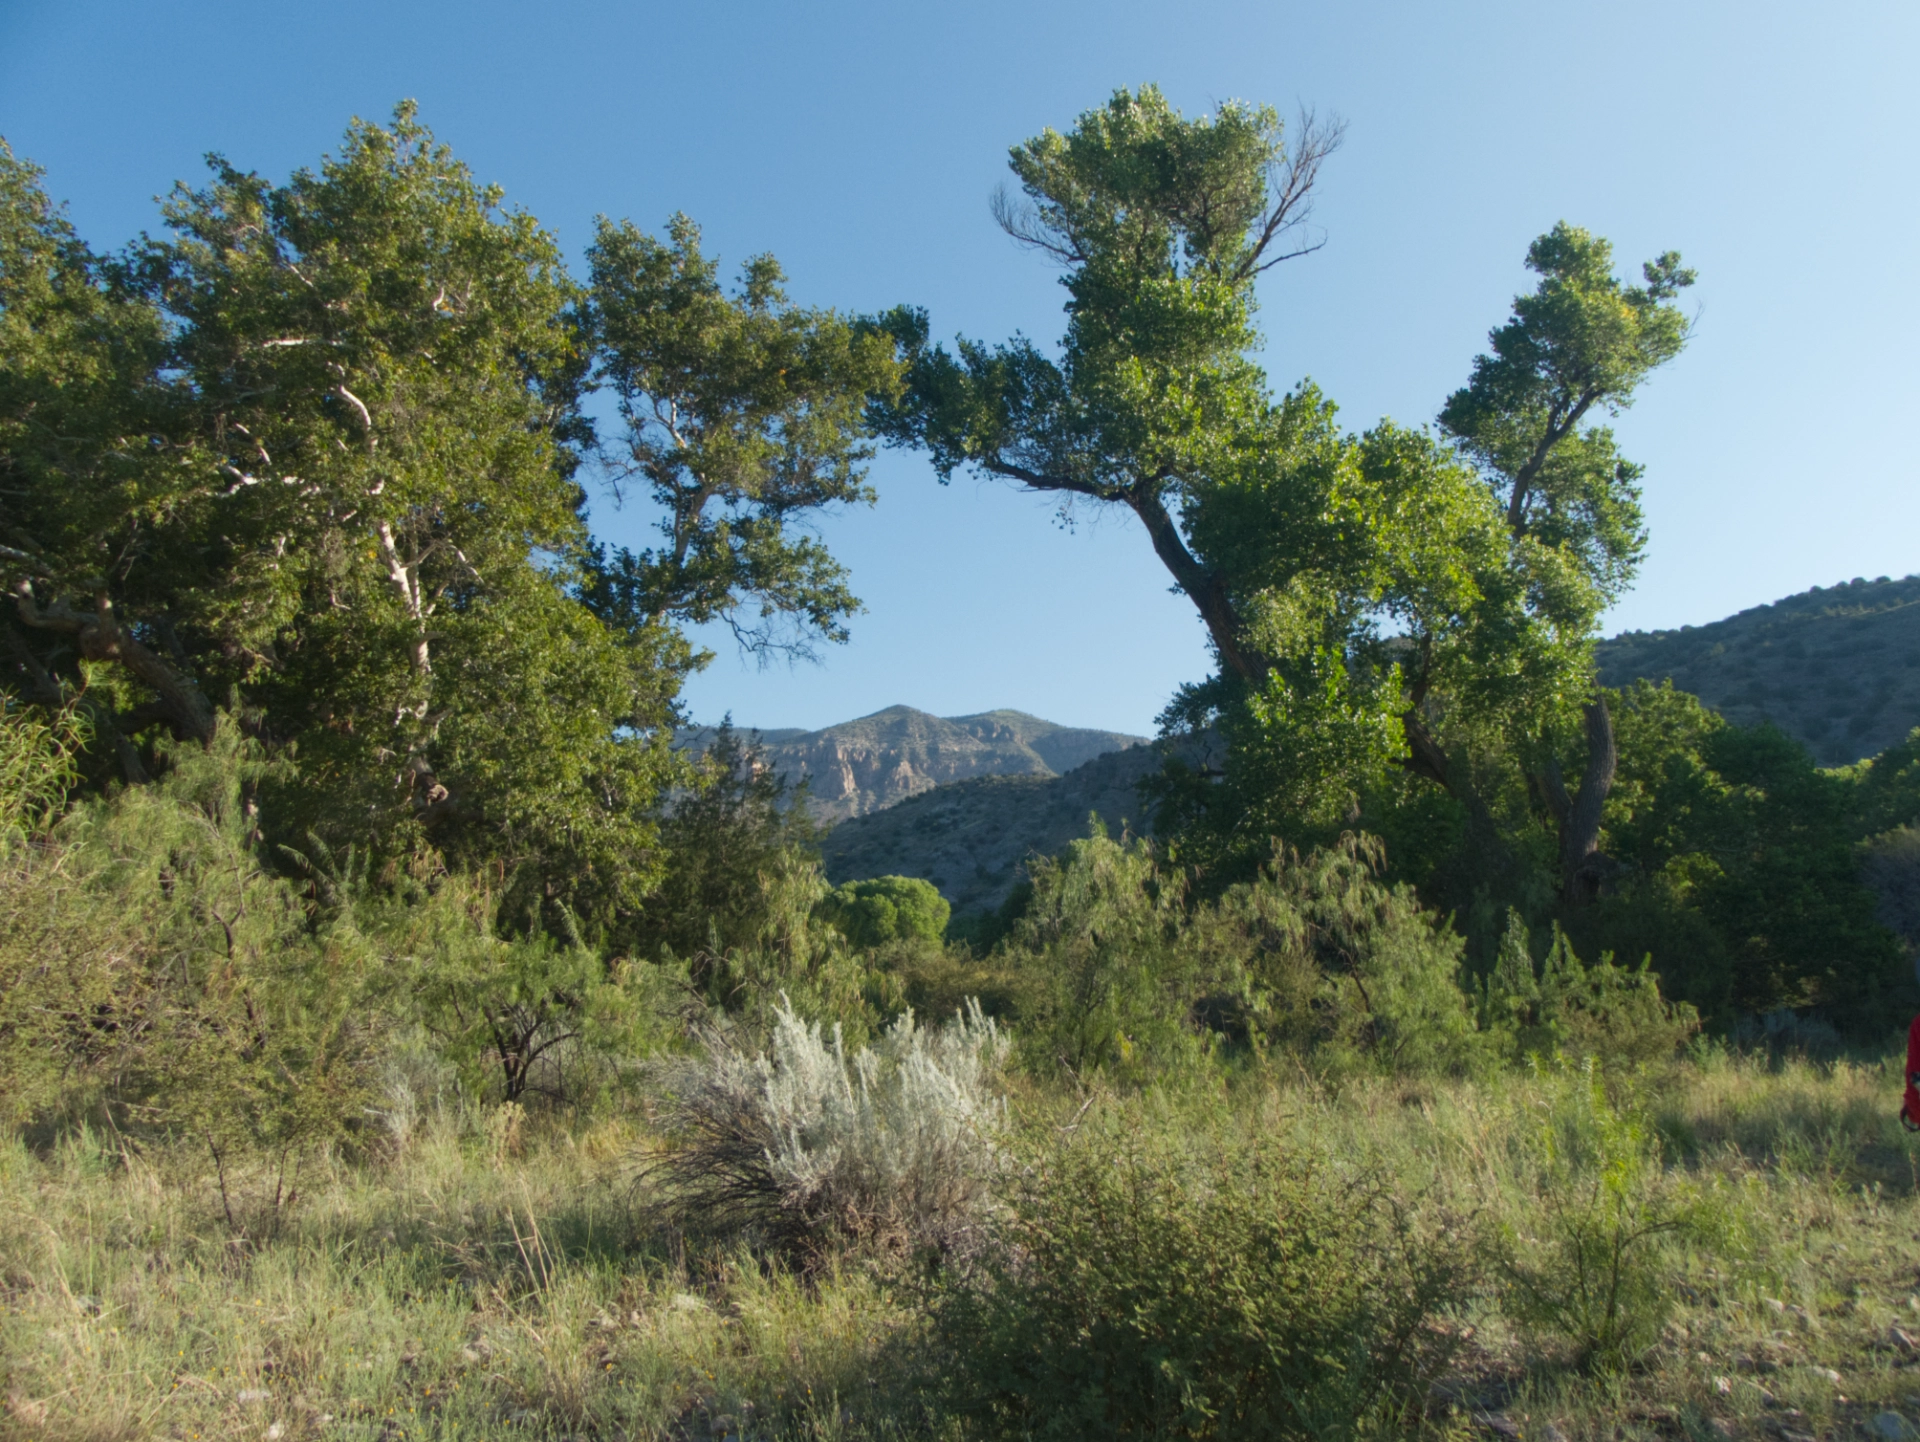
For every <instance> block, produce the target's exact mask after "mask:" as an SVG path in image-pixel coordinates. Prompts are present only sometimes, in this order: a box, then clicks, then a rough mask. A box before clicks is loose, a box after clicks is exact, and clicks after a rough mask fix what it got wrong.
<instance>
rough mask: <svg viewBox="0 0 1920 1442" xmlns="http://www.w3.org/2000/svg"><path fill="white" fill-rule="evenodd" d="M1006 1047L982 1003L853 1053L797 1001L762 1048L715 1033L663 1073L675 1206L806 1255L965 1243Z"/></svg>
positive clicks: (990, 1150)
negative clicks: (937, 1024)
mask: <svg viewBox="0 0 1920 1442" xmlns="http://www.w3.org/2000/svg"><path fill="white" fill-rule="evenodd" d="M1005 1056H1006V1041H1005V1039H1004V1037H1003V1036H1002V1035H1001V1033H1000V1031H999V1029H998V1027H997V1026H996V1025H995V1024H994V1023H993V1021H991V1020H990V1019H988V1018H986V1017H984V1016H982V1015H981V1013H980V1010H979V1008H978V1007H977V1006H976V1007H974V1008H972V1009H971V1010H970V1011H968V1012H964V1013H962V1014H960V1015H958V1016H956V1017H955V1018H954V1020H953V1021H951V1022H949V1023H948V1024H947V1025H946V1026H944V1027H941V1028H938V1029H928V1028H924V1027H921V1026H920V1025H919V1024H918V1023H917V1022H916V1021H915V1019H914V1017H913V1015H912V1013H911V1012H909V1013H907V1014H906V1015H904V1016H902V1017H901V1018H900V1019H899V1020H897V1021H895V1022H894V1023H893V1025H892V1026H890V1027H888V1028H887V1029H886V1031H884V1032H883V1033H882V1034H881V1035H880V1036H879V1038H878V1039H877V1040H876V1041H875V1043H874V1044H873V1045H871V1046H866V1047H860V1048H858V1049H855V1050H853V1051H851V1052H849V1050H848V1048H847V1047H846V1045H845V1043H844V1041H843V1039H842V1036H841V1032H840V1029H839V1028H838V1027H835V1028H834V1030H833V1032H832V1034H831V1040H829V1039H828V1037H827V1036H825V1035H823V1034H822V1032H821V1029H820V1027H819V1025H818V1024H817V1023H811V1022H807V1021H804V1020H802V1019H801V1018H800V1017H799V1016H797V1015H796V1014H795V1013H794V1011H793V1010H792V1009H791V1007H789V1006H786V1005H782V1006H781V1007H780V1008H779V1009H778V1011H777V1013H776V1019H775V1025H774V1028H773V1034H772V1037H771V1039H770V1044H769V1048H768V1050H767V1051H766V1052H765V1053H750V1052H748V1051H746V1050H744V1049H742V1048H741V1047H740V1046H739V1045H738V1044H737V1043H736V1042H734V1041H732V1040H729V1039H728V1038H726V1037H723V1036H719V1035H715V1036H711V1037H710V1038H709V1039H708V1042H707V1046H706V1049H705V1052H704V1054H703V1055H701V1056H698V1057H694V1058H689V1059H687V1060H685V1061H683V1062H681V1063H679V1064H677V1065H674V1066H672V1067H670V1068H669V1069H668V1070H667V1071H666V1072H665V1074H664V1076H663V1083H664V1086H665V1089H666V1092H667V1095H668V1101H667V1105H666V1107H665V1114H664V1117H663V1121H664V1123H665V1127H666V1132H667V1135H668V1137H669V1139H670V1142H669V1147H668V1149H667V1150H666V1151H665V1152H664V1153H663V1155H662V1156H661V1157H660V1159H659V1162H658V1165H657V1168H656V1174H657V1176H658V1179H659V1181H660V1183H661V1185H662V1187H663V1189H664V1193H665V1197H666V1211H667V1213H668V1215H669V1216H670V1217H671V1218H672V1219H673V1220H674V1221H675V1222H676V1223H677V1224H678V1225H680V1226H681V1227H683V1228H686V1229H689V1230H700V1231H708V1232H711V1231H742V1232H747V1233H749V1234H752V1235H755V1236H757V1237H759V1238H761V1239H762V1240H764V1241H766V1242H768V1243H771V1244H773V1245H775V1246H777V1247H781V1248H783V1249H786V1250H788V1251H791V1252H795V1253H798V1254H801V1255H803V1256H804V1255H807V1254H811V1253H817V1252H819V1251H820V1249H822V1248H823V1247H824V1246H826V1245H827V1244H828V1243H829V1242H832V1241H834V1240H837V1239H841V1238H856V1239H860V1240H864V1241H868V1242H874V1243H878V1244H880V1245H883V1246H886V1245H893V1246H900V1245H931V1246H934V1247H937V1248H939V1249H941V1250H943V1251H951V1250H954V1249H956V1248H962V1247H964V1245H965V1243H966V1240H967V1237H968V1234H969V1233H970V1231H971V1229H972V1228H973V1225H974V1222H975V1220H976V1214H977V1211H978V1208H979V1206H980V1204H981V1203H982V1201H983V1199H984V1197H985V1194H986V1188H987V1185H988V1182H989V1181H990V1178H991V1174H992V1170H993V1166H994V1161H995V1157H996V1154H997V1149H998V1143H997V1134H998V1131H999V1126H1000V1115H1001V1104H1000V1102H999V1101H998V1100H997V1098H996V1096H995V1094H994V1092H993V1090H992V1088H993V1084H994V1079H995V1072H996V1071H997V1069H998V1067H999V1066H1000V1064H1001V1063H1002V1061H1003V1060H1004V1059H1005Z"/></svg>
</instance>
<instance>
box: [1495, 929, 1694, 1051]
mask: <svg viewBox="0 0 1920 1442" xmlns="http://www.w3.org/2000/svg"><path fill="white" fill-rule="evenodd" d="M1651 965H1652V958H1651V957H1646V958H1642V960H1641V962H1640V965H1639V966H1638V967H1636V968H1633V969H1632V970H1629V969H1627V968H1626V967H1622V966H1616V965H1614V961H1613V954H1612V953H1611V952H1602V953H1601V954H1600V959H1599V961H1597V962H1595V963H1594V964H1593V965H1591V966H1585V965H1582V964H1581V961H1580V958H1579V957H1578V956H1577V955H1575V954H1574V950H1573V943H1572V942H1570V941H1569V940H1568V939H1567V936H1566V933H1565V932H1563V931H1561V929H1560V928H1559V927H1558V926H1557V925H1556V926H1555V927H1554V928H1553V931H1552V940H1551V942H1550V943H1549V945H1548V947H1547V951H1546V955H1545V956H1544V957H1542V958H1541V960H1540V962H1539V963H1538V965H1536V964H1535V962H1534V959H1533V956H1532V951H1531V945H1530V942H1529V939H1528V936H1527V928H1526V924H1525V922H1523V921H1522V920H1521V919H1520V915H1519V913H1518V912H1513V911H1509V912H1508V913H1507V931H1506V935H1505V936H1503V937H1502V938H1501V941H1500V947H1499V951H1498V952H1497V954H1496V958H1495V963H1494V967H1493V970H1492V971H1490V972H1489V973H1488V974H1487V975H1486V976H1485V977H1484V978H1482V980H1481V983H1480V995H1479V1011H1480V1026H1481V1030H1482V1031H1483V1032H1485V1033H1486V1034H1487V1036H1488V1038H1489V1040H1490V1041H1491V1042H1492V1044H1493V1045H1494V1046H1495V1047H1496V1048H1497V1049H1498V1050H1500V1051H1502V1052H1504V1053H1506V1054H1507V1055H1508V1056H1509V1057H1510V1058H1511V1059H1512V1060H1515V1061H1522V1060H1525V1059H1526V1058H1529V1057H1533V1058H1539V1057H1547V1058H1552V1057H1557V1056H1562V1055H1565V1056H1571V1057H1592V1058H1598V1059H1599V1060H1600V1061H1601V1062H1603V1063H1606V1064H1609V1065H1614V1064H1621V1065H1628V1066H1631V1065H1634V1064H1637V1063H1650V1062H1660V1061H1671V1060H1672V1059H1673V1056H1674V1054H1675V1053H1676V1052H1677V1051H1678V1050H1679V1049H1680V1047H1681V1045H1682V1044H1683V1043H1685V1041H1686V1040H1687V1038H1688V1037H1690V1036H1692V1035H1693V1034H1694V1032H1696V1031H1697V1030H1699V1026H1700V1019H1699V1016H1698V1014H1697V1013H1696V1012H1695V1011H1694V1009H1693V1008H1692V1007H1691V1006H1689V1005H1688V1004H1687V1003H1686V1002H1677V1003H1671V1004H1670V1003H1668V1002H1667V1001H1666V1000H1664V999H1663V998H1662V997H1661V995H1660V982H1659V978H1658V977H1656V976H1655V975H1654V974H1653V972H1652V970H1651V969H1650V968H1651Z"/></svg>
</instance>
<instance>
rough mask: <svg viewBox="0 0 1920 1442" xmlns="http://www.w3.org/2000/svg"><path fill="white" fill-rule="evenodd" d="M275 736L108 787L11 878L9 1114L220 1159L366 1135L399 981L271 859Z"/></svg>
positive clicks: (233, 737) (230, 1169)
mask: <svg viewBox="0 0 1920 1442" xmlns="http://www.w3.org/2000/svg"><path fill="white" fill-rule="evenodd" d="M263 770H264V768H263V766H262V764H261V763H260V762H259V760H258V758H257V750H256V748H253V747H251V746H250V745H249V744H247V743H244V742H242V741H241V740H240V739H239V737H238V736H237V734H236V733H233V732H231V731H229V732H226V733H223V739H222V740H221V741H219V742H218V743H217V744H216V746H215V748H214V749H213V751H211V752H210V753H204V754H203V753H200V752H199V751H198V749H197V748H183V749H182V750H181V751H180V752H179V753H177V754H176V756H175V758H174V766H173V768H172V769H171V771H170V773H169V774H168V776H167V777H166V778H165V779H164V780H163V781H161V782H159V783H157V784H156V785H154V786H153V787H148V788H133V789H129V790H127V791H124V792H122V793H121V794H120V795H118V796H116V797H114V798H112V799H111V800H94V801H89V802H86V803H84V804H82V805H81V806H79V807H78V808H76V809H75V810H74V811H73V812H72V813H71V814H70V815H68V816H67V817H65V818H64V819H63V820H62V821H61V822H60V823H59V825H58V826H57V827H55V828H54V830H53V831H52V832H51V834H50V835H49V836H48V837H47V838H46V840H45V841H44V842H43V843H42V844H40V845H36V846H33V847H26V848H19V849H16V850H15V851H14V852H13V853H12V854H11V855H10V856H9V857H8V858H7V863H6V866H5V869H4V872H0V990H4V993H5V995H6V996H7V997H8V1007H7V1013H6V1016H5V1017H4V1018H0V1077H3V1078H4V1080H5V1085H4V1087H0V1095H4V1097H5V1099H6V1102H5V1104H6V1108H7V1121H8V1122H9V1123H10V1124H12V1125H15V1126H18V1125H22V1124H28V1123H32V1122H36V1121H56V1122H57V1121H61V1120H76V1119H80V1118H84V1117H87V1116H89V1115H91V1116H95V1117H99V1118H102V1119H104V1120H106V1121H108V1122H110V1123H111V1124H112V1125H114V1126H116V1127H118V1128H120V1129H122V1130H124V1131H127V1132H130V1133H133V1134H135V1135H145V1136H159V1137H178V1138H183V1139H186V1140H189V1141H191V1142H193V1143H194V1144H196V1145H198V1146H201V1147H204V1148H205V1149H206V1150H207V1152H209V1153H210V1154H211V1155H212V1157H213V1158H214V1159H215V1161H216V1163H217V1164H218V1167H219V1174H220V1180H221V1186H222V1195H223V1200H224V1201H225V1202H226V1204H227V1207H228V1215H229V1219H230V1220H236V1218H235V1213H234V1208H235V1206H236V1205H237V1200H236V1198H235V1197H234V1195H233V1194H232V1193H231V1192H230V1191H229V1189H228V1183H229V1181H231V1180H232V1179H233V1177H234V1176H235V1175H236V1169H238V1170H239V1171H240V1172H244V1171H245V1170H246V1168H248V1167H249V1166H251V1165H252V1164H253V1163H255V1162H256V1161H260V1160H264V1161H266V1162H267V1163H268V1164H269V1165H270V1168H271V1170H272V1173H273V1178H274V1180H273V1183H272V1188H273V1199H274V1201H275V1202H276V1203H277V1202H279V1201H281V1200H284V1196H285V1188H286V1186H287V1185H289V1184H290V1174H291V1172H292V1171H293V1170H294V1169H297V1166H298V1163H299V1161H300V1159H301V1158H302V1157H304V1156H308V1155H311V1154H312V1153H313V1152H314V1151H315V1150H316V1149H317V1148H319V1147H322V1146H324V1145H326V1144H327V1143H329V1142H332V1141H334V1140H336V1139H338V1138H340V1137H342V1136H344V1135H347V1134H348V1133H349V1132H350V1131H351V1130H352V1129H353V1128H354V1126H355V1125H356V1123H357V1122H358V1121H359V1119H360V1116H361V1111H362V1107H363V1105H364V1104H365V1102H366V1100H367V1091H366V1088H367V1081H368V1077H367V1070H368V1066H369V1063H370V1059H371V1058H372V1056H373V1055H374V1054H375V1051H376V1048H377V1046H378V1044H379V1042H380V1039H381V1035H382V1032H383V1030H384V1028H385V1025H386V1019H387V1016H388V1013H387V1011H386V1009H385V1007H384V1006H383V1005H382V1002H381V998H382V995H383V993H384V991H385V989H386V987H387V986H388V985H389V984H390V983H389V981H388V979H386V978H385V977H383V975H382V973H381V969H380V968H379V967H378V966H377V965H376V964H375V956H374V953H373V952H372V950H371V949H370V948H369V947H367V946H365V945H364V944H362V942H361V940H360V939H359V938H358V937H356V936H354V935H352V934H350V933H338V932H332V933H326V934H316V933H315V932H313V931H312V930H311V929H310V928H309V926H308V920H307V914H306V910H305V908H304V906H303V904H302V902H301V899H300V897H299V896H298V894H297V892H296V890H295V888H294V887H293V886H291V885H290V884H289V883H288V882H286V881H285V880H283V879H281V878H279V877H277V876H275V875H273V874H272V872H271V871H269V870H267V869H266V868H265V867H263V866H262V865H261V862H260V858H259V855H258V847H257V832H256V830H255V819H254V806H253V803H252V801H251V795H252V793H253V792H254V790H255V788H256V787H257V786H258V784H259V782H260V780H261V779H262V774H263Z"/></svg>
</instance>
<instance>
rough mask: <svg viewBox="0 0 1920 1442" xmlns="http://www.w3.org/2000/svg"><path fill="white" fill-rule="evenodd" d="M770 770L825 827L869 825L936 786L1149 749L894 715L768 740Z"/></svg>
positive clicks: (1027, 726) (1014, 723) (1019, 720)
mask: <svg viewBox="0 0 1920 1442" xmlns="http://www.w3.org/2000/svg"><path fill="white" fill-rule="evenodd" d="M712 735H713V730H712V728H711V727H701V728H697V729H692V728H690V729H689V730H687V731H684V732H682V733H681V736H680V738H679V740H680V744H681V745H688V746H694V747H703V746H705V745H706V744H708V742H709V741H710V740H711V739H712ZM759 736H760V743H761V746H762V747H763V749H764V750H765V753H766V757H767V760H768V761H769V762H770V763H771V764H772V765H773V767H774V769H775V770H777V771H778V772H779V773H780V774H781V775H782V776H784V777H786V778H787V779H788V780H789V781H791V782H794V783H796V784H797V783H798V782H800V781H801V780H803V779H804V780H805V781H807V782H808V783H809V794H810V797H811V805H812V809H813V813H814V815H815V816H816V817H817V818H819V819H820V820H821V821H826V822H836V821H844V820H846V819H847V818H849V817H856V816H867V815H870V814H871V813H873V812H876V811H883V810H885V809H886V808H888V807H890V806H894V805H896V804H898V803H899V802H902V801H905V800H906V799H908V798H909V797H912V796H917V795H919V794H920V793H921V792H923V791H929V790H931V789H932V788H933V787H935V786H939V785H946V784H949V783H952V782H957V781H969V780H973V779H975V778H978V777H985V776H1026V777H1035V778H1038V779H1041V780H1044V779H1046V778H1048V777H1051V776H1057V775H1060V774H1061V773H1063V772H1067V771H1071V770H1073V769H1074V768H1075V767H1077V766H1080V765H1082V764H1084V763H1085V762H1088V761H1091V760H1092V759H1093V758H1094V757H1096V756H1101V755H1104V754H1106V753H1107V752H1111V751H1123V750H1125V749H1127V748H1128V747H1132V746H1138V745H1140V744H1141V743H1142V742H1143V741H1145V740H1146V738H1145V737H1143V736H1129V735H1127V734H1126V733H1124V732H1120V731H1095V730H1087V729H1084V728H1081V727H1076V726H1056V725H1055V724H1054V723H1053V722H1051V721H1042V720H1041V719H1040V718H1039V717H1038V716H1029V715H1027V714H1026V713H1025V712H1023V711H983V712H981V713H980V714H978V715H976V716H949V717H940V716H930V715H928V714H927V713H926V712H925V711H916V710H914V709H913V707H911V706H889V707H888V708H887V709H886V710H884V711H876V712H874V713H873V715H871V716H862V717H861V718H860V719H859V720H857V721H843V722H841V723H840V724H839V725H837V726H828V727H826V728H825V729H823V730H819V731H797V730H791V729H788V730H779V731H762V732H760V733H759Z"/></svg>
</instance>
